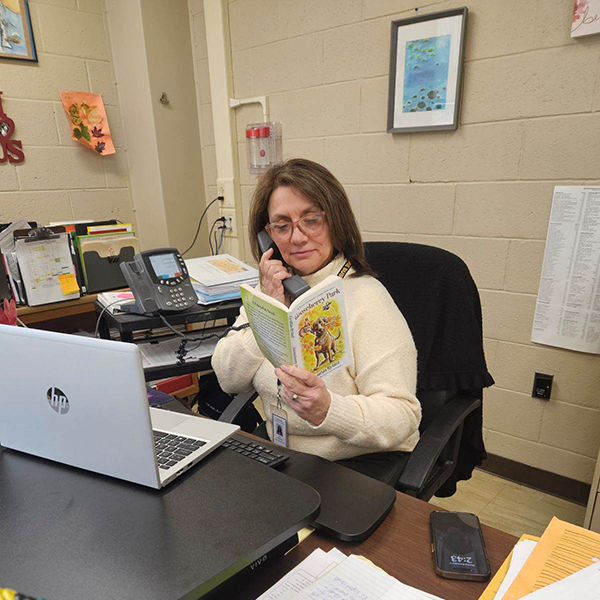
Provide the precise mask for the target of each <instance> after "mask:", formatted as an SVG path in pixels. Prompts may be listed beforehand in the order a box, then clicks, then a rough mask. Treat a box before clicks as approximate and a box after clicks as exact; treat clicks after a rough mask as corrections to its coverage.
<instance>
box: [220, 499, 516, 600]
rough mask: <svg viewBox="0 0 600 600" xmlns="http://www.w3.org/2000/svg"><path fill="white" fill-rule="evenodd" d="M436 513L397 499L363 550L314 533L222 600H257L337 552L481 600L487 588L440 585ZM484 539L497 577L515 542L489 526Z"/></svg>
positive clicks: (445, 593)
mask: <svg viewBox="0 0 600 600" xmlns="http://www.w3.org/2000/svg"><path fill="white" fill-rule="evenodd" d="M434 510H437V508H436V507H435V506H433V505H432V504H428V503H426V502H423V501H421V500H417V499H416V498H412V497H410V496H406V495H405V494H401V493H398V496H397V499H396V503H395V505H394V507H393V508H392V510H391V512H390V514H389V515H388V516H387V518H386V520H385V521H384V522H383V523H382V524H381V526H380V527H379V529H377V531H375V533H374V534H373V535H372V536H371V537H370V538H369V539H368V540H366V541H364V542H361V543H359V544H351V543H346V542H339V541H335V540H331V539H329V538H326V537H323V536H322V535H319V533H318V532H316V531H315V533H313V534H312V535H310V536H309V537H308V538H307V539H306V540H305V541H304V542H302V543H301V544H300V545H299V546H296V548H294V549H293V550H292V551H291V552H290V553H288V554H287V555H286V556H284V557H282V558H280V559H277V560H276V562H273V563H272V564H271V565H270V566H269V567H265V568H263V569H262V570H261V571H260V576H255V577H251V576H246V575H243V576H242V577H241V578H240V579H239V580H238V581H235V582H234V583H233V584H232V585H231V586H230V587H229V588H227V589H226V595H223V598H225V597H230V598H235V599H236V600H255V599H256V598H258V596H260V594H262V593H263V592H265V591H266V590H267V589H268V588H269V587H270V586H271V585H273V584H274V583H275V582H277V581H278V580H279V579H280V578H281V577H283V576H284V575H285V574H286V573H287V572H288V571H290V570H291V569H292V568H293V567H295V566H296V565H297V564H298V563H299V562H301V561H302V560H304V559H305V558H306V557H307V556H308V555H309V554H310V553H311V552H312V551H313V550H315V549H316V548H322V549H323V550H325V551H328V550H330V549H331V548H333V547H334V546H335V547H337V548H339V549H340V550H341V551H342V552H344V553H345V554H348V555H349V554H359V555H362V556H365V557H367V558H368V559H370V560H372V561H373V562H374V563H375V564H376V565H377V566H379V567H381V568H382V569H384V570H385V571H386V572H387V573H389V574H390V575H393V576H394V577H396V578H397V579H399V580H400V581H402V582H403V583H406V584H407V585H411V586H413V587H416V588H419V589H422V590H424V591H426V592H429V593H430V594H434V595H436V596H439V597H440V598H443V599H444V600H477V598H479V596H480V595H481V593H482V592H483V590H484V589H485V587H486V586H487V583H477V582H474V581H456V580H451V579H442V578H441V577H438V576H437V575H436V574H435V573H434V571H433V562H432V558H431V541H430V534H429V513H431V512H432V511H434ZM483 535H484V538H485V544H486V549H487V554H488V557H489V560H490V565H491V567H492V574H493V573H495V572H496V571H497V570H498V567H499V566H500V565H501V564H502V562H503V561H504V559H505V558H506V556H507V555H508V553H509V552H510V551H511V550H512V548H513V546H514V545H515V544H516V542H517V538H515V537H513V536H512V535H509V534H508V533H504V532H502V531H499V530H498V529H494V528H492V527H487V526H485V525H484V526H483ZM219 597H220V596H219Z"/></svg>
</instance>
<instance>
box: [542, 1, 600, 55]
mask: <svg viewBox="0 0 600 600" xmlns="http://www.w3.org/2000/svg"><path fill="white" fill-rule="evenodd" d="M573 4H574V3H572V2H564V1H563V0H542V1H541V2H539V1H538V2H537V3H536V8H537V13H536V31H535V45H536V47H537V48H546V47H548V46H565V45H581V44H582V42H583V43H586V42H587V41H591V40H585V38H583V39H582V38H578V39H575V38H571V21H572V19H573ZM593 37H594V36H592V38H593Z"/></svg>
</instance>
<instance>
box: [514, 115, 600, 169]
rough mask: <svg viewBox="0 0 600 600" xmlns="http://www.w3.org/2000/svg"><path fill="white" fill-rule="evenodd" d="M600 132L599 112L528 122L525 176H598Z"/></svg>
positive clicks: (522, 164) (526, 129)
mask: <svg viewBox="0 0 600 600" xmlns="http://www.w3.org/2000/svg"><path fill="white" fill-rule="evenodd" d="M598 131H600V114H598V113H594V114H590V115H577V116H573V117H554V118H547V119H534V120H530V121H527V122H526V124H525V144H524V148H523V158H522V163H521V172H520V176H521V178H522V179H553V180H556V179H564V178H571V179H593V178H597V177H598V169H599V167H598V156H600V136H599V135H598Z"/></svg>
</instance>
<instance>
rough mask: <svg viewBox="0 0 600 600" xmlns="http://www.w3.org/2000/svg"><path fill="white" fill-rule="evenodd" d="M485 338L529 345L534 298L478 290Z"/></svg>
mask: <svg viewBox="0 0 600 600" xmlns="http://www.w3.org/2000/svg"><path fill="white" fill-rule="evenodd" d="M480 296H481V304H482V308H483V335H484V336H485V337H489V338H493V339H497V340H507V341H510V342H518V343H521V344H530V339H531V326H532V324H533V314H534V311H535V300H536V297H535V296H528V295H525V294H514V293H509V292H497V291H491V290H480Z"/></svg>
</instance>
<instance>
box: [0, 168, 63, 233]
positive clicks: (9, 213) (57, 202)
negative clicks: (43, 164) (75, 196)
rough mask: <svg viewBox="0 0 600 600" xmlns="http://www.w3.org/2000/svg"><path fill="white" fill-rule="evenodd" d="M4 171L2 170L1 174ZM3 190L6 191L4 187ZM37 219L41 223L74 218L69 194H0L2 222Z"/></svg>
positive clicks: (0, 170) (0, 216)
mask: <svg viewBox="0 0 600 600" xmlns="http://www.w3.org/2000/svg"><path fill="white" fill-rule="evenodd" d="M2 171H4V168H3V169H0V173H1V172H2ZM1 189H3V190H4V189H5V188H4V187H2V188H1ZM33 217H35V219H37V220H38V222H39V223H50V222H51V221H63V220H66V221H68V220H69V219H72V218H73V211H72V210H71V202H70V201H69V193H68V192H63V191H60V192H5V193H2V194H0V221H1V222H3V223H6V222H9V221H13V220H16V219H31V218H33Z"/></svg>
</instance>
